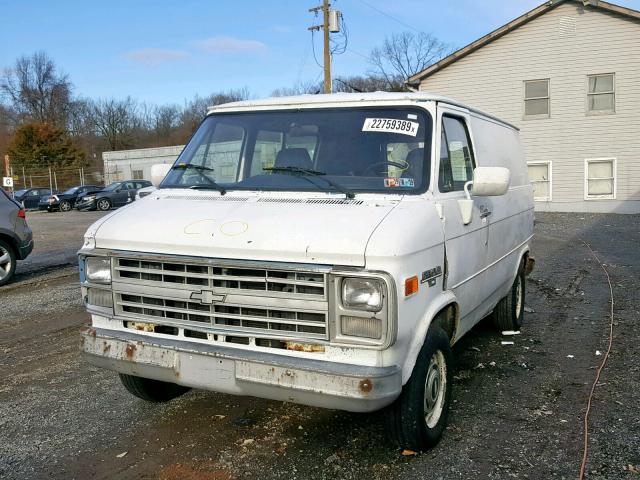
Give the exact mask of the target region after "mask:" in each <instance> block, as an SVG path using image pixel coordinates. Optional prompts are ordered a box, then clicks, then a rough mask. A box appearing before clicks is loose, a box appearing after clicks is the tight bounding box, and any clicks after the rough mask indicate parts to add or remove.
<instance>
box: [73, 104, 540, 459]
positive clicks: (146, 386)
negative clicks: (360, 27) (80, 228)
mask: <svg viewBox="0 0 640 480" xmlns="http://www.w3.org/2000/svg"><path fill="white" fill-rule="evenodd" d="M160 170H161V174H159V175H157V177H158V178H156V179H155V184H156V185H158V189H157V190H156V191H154V192H153V193H152V194H151V195H150V196H149V197H148V198H149V199H151V200H153V201H144V202H134V203H132V204H131V205H130V206H129V207H128V208H126V209H122V210H119V211H117V212H114V213H112V214H111V215H109V216H106V217H103V218H102V219H100V220H98V221H97V222H96V223H95V224H94V225H92V226H91V227H90V228H89V229H88V231H87V233H86V236H85V241H84V246H83V248H82V249H81V251H80V252H79V257H80V272H81V281H82V295H83V297H84V301H85V303H86V306H87V310H88V311H89V312H90V313H91V317H92V326H91V327H89V328H88V329H87V330H86V331H84V332H83V334H82V341H83V350H84V352H85V354H86V358H87V359H88V361H89V362H91V363H93V364H94V365H98V366H101V367H104V368H108V369H112V370H115V371H117V372H119V373H120V376H121V379H122V382H123V384H124V386H125V387H126V388H127V389H128V390H129V391H130V392H131V393H133V394H134V395H137V396H138V397H140V398H143V399H145V400H149V401H166V400H170V399H171V398H174V397H176V396H178V395H180V394H181V393H183V392H185V391H186V390H188V389H189V388H190V387H193V388H202V389H208V390H215V391H218V392H225V393H230V394H237V395H252V396H257V397H263V398H269V399H277V400H282V401H290V402H297V403H302V404H307V405H315V406H321V407H328V408H336V409H343V410H349V411H358V412H370V411H375V410H379V409H382V408H385V407H386V408H388V412H387V414H386V418H387V420H388V424H389V432H390V435H391V437H392V439H393V440H395V442H396V443H397V444H398V445H400V446H401V447H403V448H410V449H413V450H422V449H425V448H428V447H431V446H433V445H434V444H435V443H436V442H437V441H438V440H439V438H440V436H441V434H442V432H443V430H444V428H445V425H446V421H447V414H448V410H449V405H450V403H451V385H452V352H451V345H453V344H454V343H455V342H456V341H458V340H459V339H460V338H461V337H462V336H463V335H464V334H465V333H466V332H467V331H469V329H471V328H472V327H473V326H474V325H475V324H476V323H477V322H479V321H480V320H481V319H482V318H483V317H486V316H488V315H491V314H492V315H493V317H494V320H495V322H496V324H497V325H498V327H499V328H501V329H508V330H514V329H519V328H520V326H521V324H522V319H523V314H524V295H525V272H527V271H528V270H530V269H531V268H532V266H533V261H532V259H531V257H530V242H531V238H532V235H533V198H532V187H531V185H530V183H529V180H528V179H527V172H526V165H525V162H524V159H523V155H522V150H521V147H520V141H519V136H518V129H517V128H515V127H513V126H512V125H509V124H508V123H506V122H503V121H501V120H499V119H497V118H494V117H492V116H490V115H487V114H484V113H482V112H479V111H477V110H475V109H473V108H472V107H469V106H466V105H463V104H461V103H459V102H456V101H455V100H451V99H447V98H443V97H440V96H436V95H431V94H427V93H374V94H336V95H311V96H301V97H290V98H274V99H267V100H262V101H258V100H250V101H245V102H238V103H230V104H226V105H220V106H216V107H214V108H212V109H210V111H209V113H208V115H207V117H206V118H205V120H204V122H203V123H202V125H201V126H200V128H199V130H198V131H197V132H196V133H195V135H194V136H193V138H192V139H191V141H190V142H189V144H188V145H187V146H186V148H185V149H184V151H183V152H182V154H181V155H180V157H179V158H178V159H177V161H176V163H175V164H174V165H173V166H172V167H170V170H169V171H168V173H167V175H166V177H164V173H165V172H166V168H161V169H160ZM160 170H158V171H160ZM162 178H164V179H163V180H162ZM159 179H160V180H162V181H161V183H159Z"/></svg>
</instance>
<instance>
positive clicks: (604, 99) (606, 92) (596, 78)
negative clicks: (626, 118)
mask: <svg viewBox="0 0 640 480" xmlns="http://www.w3.org/2000/svg"><path fill="white" fill-rule="evenodd" d="M587 81H588V91H587V113H613V112H615V111H616V94H615V75H614V74H613V73H607V74H603V75H589V76H587Z"/></svg>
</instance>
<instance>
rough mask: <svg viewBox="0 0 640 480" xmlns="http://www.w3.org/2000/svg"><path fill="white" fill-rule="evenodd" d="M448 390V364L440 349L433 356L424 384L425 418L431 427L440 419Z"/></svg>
mask: <svg viewBox="0 0 640 480" xmlns="http://www.w3.org/2000/svg"><path fill="white" fill-rule="evenodd" d="M446 391H447V364H446V362H445V360H444V355H443V353H442V352H441V351H440V350H438V351H436V352H435V353H434V354H433V356H432V357H431V361H430V362H429V367H428V368H427V378H426V380H425V384H424V419H425V422H426V423H427V426H428V427H429V428H433V427H435V426H436V424H437V423H438V422H439V421H440V417H441V416H442V411H443V408H444V397H445V393H446Z"/></svg>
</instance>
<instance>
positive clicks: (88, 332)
mask: <svg viewBox="0 0 640 480" xmlns="http://www.w3.org/2000/svg"><path fill="white" fill-rule="evenodd" d="M80 333H82V334H86V335H91V336H92V337H93V338H96V329H95V328H93V327H82V328H81V329H80Z"/></svg>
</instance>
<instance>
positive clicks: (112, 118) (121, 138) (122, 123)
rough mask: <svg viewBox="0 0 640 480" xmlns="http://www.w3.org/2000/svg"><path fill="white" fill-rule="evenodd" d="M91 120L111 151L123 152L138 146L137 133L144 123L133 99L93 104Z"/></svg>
mask: <svg viewBox="0 0 640 480" xmlns="http://www.w3.org/2000/svg"><path fill="white" fill-rule="evenodd" d="M91 118H92V122H93V125H94V128H95V131H96V133H97V134H98V135H99V136H101V137H102V138H103V139H104V141H105V143H106V146H107V148H108V149H109V150H122V149H125V148H131V147H133V146H135V145H136V132H137V130H138V129H139V128H140V125H141V123H142V122H141V121H140V117H139V114H138V104H137V103H136V101H135V100H133V99H132V98H131V97H127V98H125V99H124V100H116V99H114V98H110V99H100V100H97V101H95V102H93V104H92V107H91Z"/></svg>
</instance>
